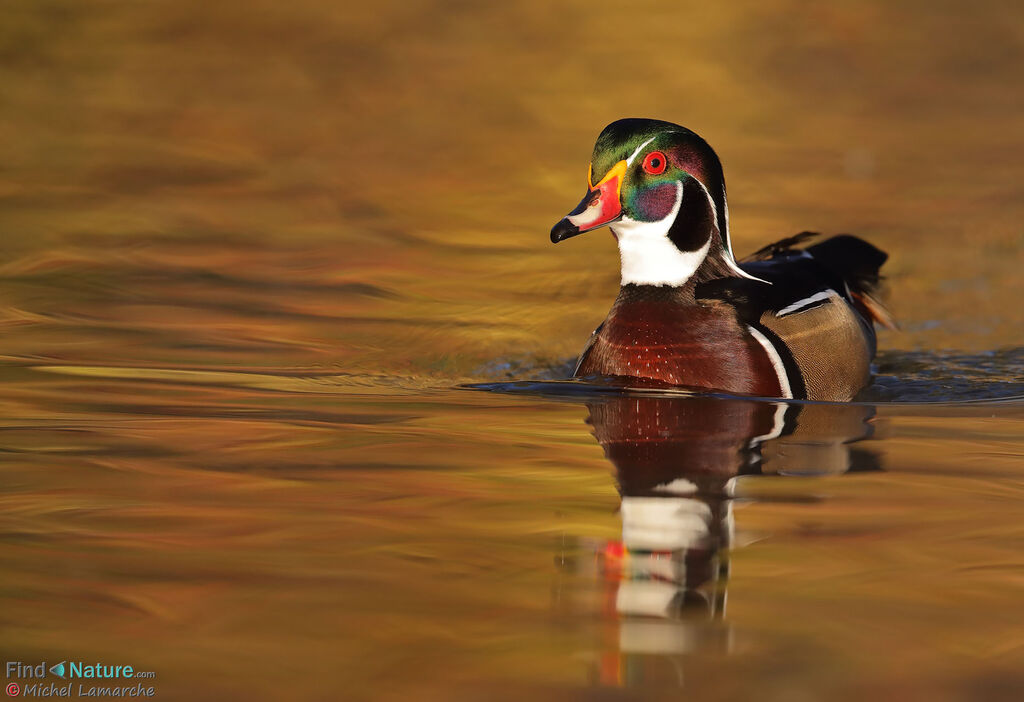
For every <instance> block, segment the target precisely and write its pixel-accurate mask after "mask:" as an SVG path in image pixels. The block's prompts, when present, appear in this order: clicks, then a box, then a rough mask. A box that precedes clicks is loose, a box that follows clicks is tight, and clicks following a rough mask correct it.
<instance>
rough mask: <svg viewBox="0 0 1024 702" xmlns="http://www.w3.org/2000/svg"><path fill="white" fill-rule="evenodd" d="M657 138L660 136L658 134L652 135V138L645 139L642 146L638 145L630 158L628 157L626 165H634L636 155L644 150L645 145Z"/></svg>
mask: <svg viewBox="0 0 1024 702" xmlns="http://www.w3.org/2000/svg"><path fill="white" fill-rule="evenodd" d="M657 138H658V137H657V135H655V136H652V137H651V138H650V139H648V140H647V141H645V142H644V143H643V144H640V146H638V147H636V151H634V152H633V153H632V154H630V156H629V158H627V159H626V167H627V168H628V167H629V166H632V165H633V161H635V160H636V157H637V156H639V155H640V152H641V151H643V150H644V147H645V146H647V145H648V144H650V143H651V142H652V141H654V140H655V139H657Z"/></svg>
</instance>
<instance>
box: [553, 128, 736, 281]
mask: <svg viewBox="0 0 1024 702" xmlns="http://www.w3.org/2000/svg"><path fill="white" fill-rule="evenodd" d="M604 225H609V227H610V228H611V230H612V234H613V235H614V236H615V239H616V241H617V242H618V245H619V253H620V255H621V258H622V282H623V284H624V285H625V284H629V283H633V284H642V285H681V284H683V283H685V282H686V281H687V280H689V279H690V278H691V277H692V275H693V273H694V272H695V271H696V270H697V269H698V268H699V267H700V266H701V265H702V263H703V262H704V261H705V260H707V259H708V258H709V257H712V258H717V259H721V263H722V264H723V265H724V266H726V267H728V268H731V269H735V271H736V272H737V273H738V274H741V273H742V271H739V268H738V267H737V266H736V264H735V261H734V260H733V257H732V250H731V247H730V244H729V215H728V206H727V204H726V199H725V181H724V178H723V175H722V165H721V162H720V161H719V160H718V156H717V155H716V154H715V152H714V150H713V149H712V148H711V147H710V146H709V145H708V143H707V142H706V141H704V140H703V139H701V138H700V137H699V136H698V135H697V134H695V133H694V132H692V131H690V130H689V129H686V128H685V127H681V126H679V125H678V124H672V123H671V122H663V121H660V120H653V119H621V120H618V121H617V122H612V123H611V124H609V125H608V126H607V127H605V128H604V130H603V131H602V132H601V135H600V136H599V137H598V138H597V143H596V144H595V145H594V153H593V156H592V157H591V161H590V172H589V174H588V177H587V192H586V194H585V195H584V196H583V199H582V200H581V201H580V204H579V205H577V206H576V208H575V209H574V210H573V211H572V212H570V213H569V214H568V215H566V216H565V217H564V218H563V219H562V220H561V221H559V222H558V223H557V224H556V225H555V226H554V227H553V228H552V229H551V241H552V242H553V243H558V242H560V241H564V240H565V239H569V238H571V237H574V236H576V235H578V234H582V233H584V232H588V231H591V230H593V229H597V228H598V227H602V226H604ZM720 267H721V266H720Z"/></svg>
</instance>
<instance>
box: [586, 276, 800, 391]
mask: <svg viewBox="0 0 1024 702" xmlns="http://www.w3.org/2000/svg"><path fill="white" fill-rule="evenodd" d="M576 375H577V376H586V375H609V376H627V377H635V378H647V379H652V380H656V381H661V382H663V383H667V384H670V385H681V386H688V387H697V388H710V389H715V390H722V391H725V392H734V393H744V394H751V395H760V396H765V397H778V396H779V395H780V394H781V392H782V389H781V386H780V383H779V379H778V375H777V374H776V372H775V367H774V366H773V365H772V362H771V359H769V357H768V354H767V352H766V351H765V350H764V348H763V347H762V346H761V345H760V344H759V343H758V342H757V340H756V339H754V338H753V336H751V334H750V333H749V331H748V330H747V328H746V327H745V326H744V325H743V324H741V323H740V322H739V320H738V319H737V318H736V313H735V310H734V309H733V308H732V307H730V306H729V305H726V304H724V303H720V302H704V301H696V300H694V299H693V297H692V295H689V294H687V291H685V290H681V289H678V288H669V287H659V286H636V285H628V286H623V288H622V290H621V291H620V293H619V297H618V299H617V300H616V301H615V304H614V305H613V306H612V309H611V312H609V313H608V318H607V319H605V321H604V324H603V325H602V326H601V329H600V330H599V331H598V333H597V334H596V335H595V337H594V339H593V340H592V343H591V345H590V347H589V348H588V349H587V350H586V351H584V358H583V360H582V362H581V363H580V366H579V369H578V370H577V371H576Z"/></svg>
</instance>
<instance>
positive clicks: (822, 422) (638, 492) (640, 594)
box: [588, 396, 877, 683]
mask: <svg viewBox="0 0 1024 702" xmlns="http://www.w3.org/2000/svg"><path fill="white" fill-rule="evenodd" d="M588 409H589V410H590V416H589V419H588V422H589V423H590V424H591V425H592V426H593V433H594V436H595V438H596V439H597V441H598V442H599V443H600V444H601V446H602V448H604V452H605V456H607V458H608V459H609V460H610V461H611V462H612V464H613V465H614V466H615V471H616V477H617V480H618V485H619V492H620V494H621V496H622V508H621V516H622V542H621V543H614V542H612V543H610V544H606V545H604V546H603V548H602V553H601V559H602V562H603V571H604V574H605V579H606V582H607V583H608V586H609V587H610V588H612V589H613V590H614V594H615V599H614V601H615V611H614V614H613V617H614V625H615V626H616V627H617V628H618V632H619V633H618V639H619V643H618V647H619V653H620V655H621V656H628V657H630V665H629V666H628V667H630V668H631V669H632V670H634V672H635V671H637V670H638V668H637V666H638V665H639V666H640V667H643V668H646V664H642V663H640V662H639V661H638V660H636V658H635V657H636V656H637V655H642V654H651V653H657V654H677V655H678V654H683V653H686V652H688V651H690V650H693V649H695V648H706V647H708V646H711V647H715V648H717V647H722V646H727V642H728V640H729V633H728V630H726V629H723V628H721V627H709V626H708V623H707V619H708V617H711V618H718V617H721V616H722V615H723V614H724V609H725V595H726V585H727V582H728V577H729V572H728V571H729V563H728V558H727V557H726V556H725V553H724V551H723V549H727V548H728V547H730V545H731V543H732V534H733V531H734V520H733V514H732V500H731V498H732V495H733V493H734V479H735V478H736V477H737V476H742V475H751V474H780V475H782V474H792V473H797V474H830V473H840V472H845V471H847V470H851V469H864V468H877V462H876V461H875V460H874V459H873V456H872V454H871V453H870V452H865V451H858V450H856V449H852V448H851V447H850V446H849V445H848V444H849V443H850V442H852V441H856V440H858V439H861V438H864V437H866V436H868V435H869V434H870V427H869V425H868V424H867V420H868V419H869V418H870V417H871V415H872V413H873V408H870V407H865V406H858V405H824V404H822V405H789V404H784V403H776V402H763V401H755V400H741V399H729V400H726V399H718V398H712V397H702V396H693V397H664V396H662V397H656V396H617V397H613V398H610V399H600V400H595V401H593V402H590V403H589V404H588ZM693 615H697V616H696V619H694V617H693ZM680 620H682V621H680ZM700 620H704V624H701V623H700ZM622 662H624V659H623V660H621V661H620V663H622ZM674 666H675V664H673V667H672V671H673V672H672V673H671V674H672V675H673V676H675V675H676V674H677V672H678V671H677V670H676V668H675V667H674ZM619 672H620V673H621V671H619ZM650 675H655V676H659V677H660V675H659V674H658V673H654V671H649V673H648V674H644V675H643V676H642V677H649V676H650ZM602 677H606V678H607V676H606V675H605V674H604V673H602ZM606 682H611V683H614V682H618V683H621V682H626V681H624V680H623V679H622V676H621V675H619V677H618V678H615V679H612V678H608V679H606Z"/></svg>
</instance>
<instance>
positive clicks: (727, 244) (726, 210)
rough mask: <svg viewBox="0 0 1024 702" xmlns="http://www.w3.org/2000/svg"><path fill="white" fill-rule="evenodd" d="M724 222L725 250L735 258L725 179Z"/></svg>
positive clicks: (723, 182) (723, 187)
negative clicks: (730, 231) (730, 233)
mask: <svg viewBox="0 0 1024 702" xmlns="http://www.w3.org/2000/svg"><path fill="white" fill-rule="evenodd" d="M722 222H723V224H725V231H723V232H722V240H723V241H724V242H725V251H726V253H728V254H729V258H732V259H735V258H736V255H735V254H733V252H732V240H731V239H730V238H729V197H728V196H727V195H726V194H725V181H724V180H723V181H722Z"/></svg>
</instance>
